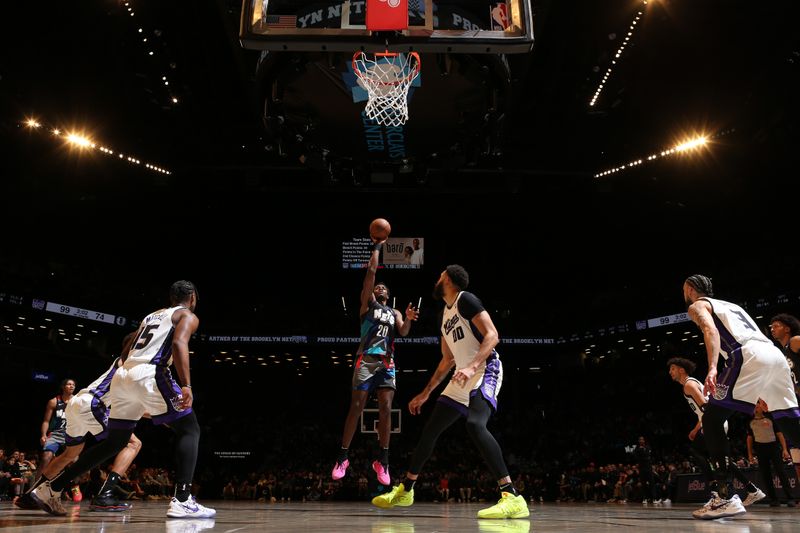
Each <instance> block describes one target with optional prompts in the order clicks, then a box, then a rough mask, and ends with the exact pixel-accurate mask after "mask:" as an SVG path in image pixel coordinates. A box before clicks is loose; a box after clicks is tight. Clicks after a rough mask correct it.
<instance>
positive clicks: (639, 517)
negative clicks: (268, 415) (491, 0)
mask: <svg viewBox="0 0 800 533" xmlns="http://www.w3.org/2000/svg"><path fill="white" fill-rule="evenodd" d="M201 503H204V504H206V505H208V506H210V507H214V508H216V509H217V517H216V518H215V519H209V520H168V519H167V518H166V517H165V513H166V510H167V503H166V502H165V501H157V502H134V507H133V509H131V510H130V511H127V512H125V513H96V512H91V511H89V508H88V504H87V503H86V502H84V503H83V504H82V505H80V506H79V505H76V504H71V503H67V504H66V508H67V511H68V513H69V514H68V516H66V517H54V516H50V515H47V514H45V513H43V512H40V511H23V510H20V509H17V508H15V507H13V506H12V505H11V504H10V503H9V502H0V528H1V529H8V530H9V531H14V532H27V531H30V532H33V531H36V532H41V533H73V532H86V533H88V532H96V533H118V532H119V533H121V532H125V533H139V532H142V533H143V532H162V531H164V532H167V533H197V532H200V531H207V532H209V533H211V532H220V533H222V532H225V533H234V532H249V531H280V532H291V533H305V532H313V533H324V532H331V533H344V532H348V533H349V532H368V533H432V532H445V531H453V532H458V533H461V532H474V531H478V532H484V533H529V532H547V531H575V532H581V533H596V532H606V533H608V532H614V533H620V532H621V531H630V532H637V533H638V532H650V533H655V532H662V531H676V532H677V531H680V532H703V533H717V532H719V533H756V532H764V533H766V532H769V533H789V532H795V533H796V532H798V531H800V509H792V508H786V507H781V508H770V507H767V506H764V505H755V506H753V507H751V510H750V511H749V512H748V513H747V514H745V515H742V516H739V517H736V518H731V519H727V520H717V521H701V520H695V519H693V518H692V517H691V511H692V510H694V509H696V508H697V507H698V506H697V505H686V504H681V505H672V506H670V507H643V506H642V505H641V504H627V505H614V504H610V505H609V504H543V505H542V504H535V505H532V506H531V511H532V512H531V516H530V518H529V519H525V520H478V519H476V518H475V513H476V512H477V510H478V509H480V508H482V507H484V505H476V504H458V503H450V504H436V503H418V504H415V505H414V506H412V507H407V508H397V509H393V510H390V511H385V510H381V509H377V508H375V507H372V506H371V505H370V504H369V503H286V504H280V503H279V504H274V503H273V504H264V503H253V502H229V501H224V502H223V501H220V502H213V501H201Z"/></svg>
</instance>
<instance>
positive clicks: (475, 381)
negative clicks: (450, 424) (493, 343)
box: [438, 356, 503, 416]
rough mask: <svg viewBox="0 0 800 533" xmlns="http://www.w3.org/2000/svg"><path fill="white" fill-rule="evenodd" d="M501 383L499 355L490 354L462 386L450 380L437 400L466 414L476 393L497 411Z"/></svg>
mask: <svg viewBox="0 0 800 533" xmlns="http://www.w3.org/2000/svg"><path fill="white" fill-rule="evenodd" d="M502 385H503V363H501V362H500V358H499V357H497V356H490V357H489V359H487V360H486V365H485V366H484V369H483V371H480V370H479V371H478V372H475V374H474V375H473V376H472V377H471V378H470V379H469V380H468V381H467V382H466V383H465V384H464V386H463V387H462V386H461V385H458V384H457V383H454V382H452V381H451V382H450V383H449V384H448V385H447V387H445V388H444V390H443V391H442V394H441V396H439V400H438V401H439V402H442V403H444V404H446V405H449V406H451V407H454V408H455V409H457V410H458V411H459V412H460V413H461V414H462V415H464V416H467V415H468V414H469V401H470V399H471V398H472V397H473V396H475V395H476V394H481V395H482V396H483V397H484V398H486V400H487V401H488V402H489V404H490V405H491V406H492V409H494V410H495V411H497V395H498V394H500V387H501V386H502Z"/></svg>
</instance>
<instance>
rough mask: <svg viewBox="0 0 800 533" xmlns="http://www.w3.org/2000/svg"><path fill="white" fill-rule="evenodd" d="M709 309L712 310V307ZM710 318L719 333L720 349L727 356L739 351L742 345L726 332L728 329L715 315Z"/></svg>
mask: <svg viewBox="0 0 800 533" xmlns="http://www.w3.org/2000/svg"><path fill="white" fill-rule="evenodd" d="M709 303H710V302H709ZM711 308H712V310H713V308H714V306H711ZM711 316H712V317H714V325H715V326H717V331H719V340H720V343H721V344H722V348H723V349H724V350H725V351H726V352H727V353H729V354H730V353H731V352H735V351H737V350H741V348H742V344H741V343H740V342H739V341H737V340H736V337H734V336H733V334H732V333H731V332H730V331H728V328H726V327H725V324H723V323H722V320H720V319H719V317H718V316H717V315H716V314H712V315H711Z"/></svg>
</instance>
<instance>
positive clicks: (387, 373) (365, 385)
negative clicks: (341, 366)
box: [353, 354, 397, 392]
mask: <svg viewBox="0 0 800 533" xmlns="http://www.w3.org/2000/svg"><path fill="white" fill-rule="evenodd" d="M375 389H394V390H397V381H396V379H395V367H394V361H392V360H391V359H387V358H386V357H385V356H383V357H382V356H375V355H370V354H361V355H359V356H358V359H357V360H356V368H355V370H353V390H365V391H369V392H372V391H374V390H375Z"/></svg>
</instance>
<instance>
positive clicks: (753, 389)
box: [709, 342, 800, 418]
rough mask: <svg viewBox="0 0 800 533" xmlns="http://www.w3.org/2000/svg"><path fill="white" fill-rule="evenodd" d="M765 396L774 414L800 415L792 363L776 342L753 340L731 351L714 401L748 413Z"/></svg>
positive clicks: (712, 398)
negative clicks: (791, 367) (787, 359)
mask: <svg viewBox="0 0 800 533" xmlns="http://www.w3.org/2000/svg"><path fill="white" fill-rule="evenodd" d="M759 398H760V399H762V400H764V401H765V402H766V404H767V408H768V409H769V411H770V413H772V416H773V417H774V418H783V417H792V418H798V417H800V409H798V407H797V397H796V396H795V393H794V384H793V383H792V377H791V372H790V370H789V364H788V363H787V362H786V358H785V357H784V356H783V353H781V351H780V350H779V349H778V348H777V347H775V346H774V345H773V344H772V343H767V342H750V343H747V344H746V345H744V346H743V347H742V348H740V349H738V350H734V351H733V352H732V353H730V354H728V359H727V360H726V361H725V367H724V368H723V369H722V370H720V372H719V374H718V375H717V391H716V393H715V394H714V395H713V396H712V397H711V398H710V399H709V403H710V404H715V405H720V406H722V407H726V408H728V409H733V410H735V411H741V412H744V413H747V414H748V415H751V416H752V414H753V408H754V407H755V404H756V402H758V400H759Z"/></svg>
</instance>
